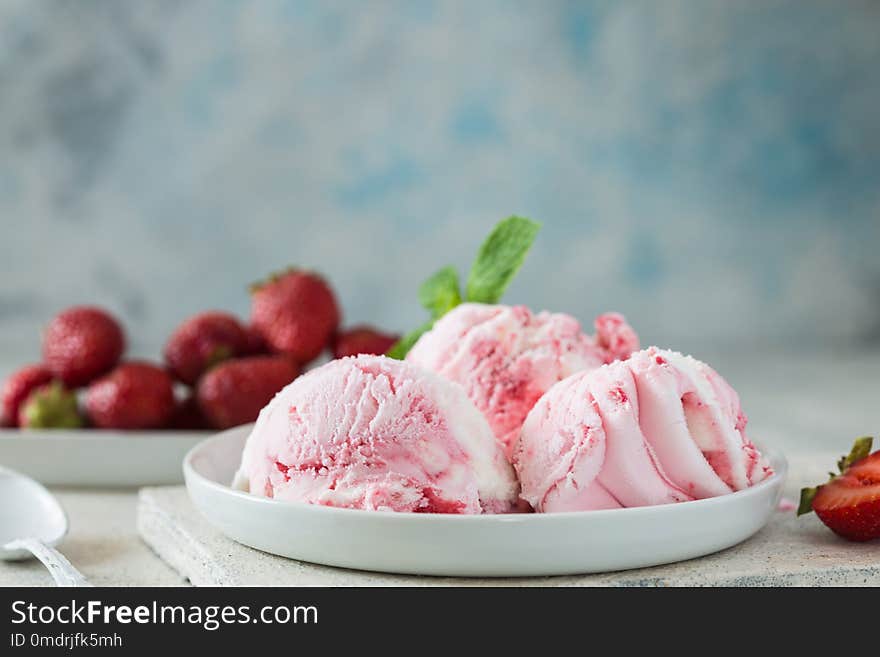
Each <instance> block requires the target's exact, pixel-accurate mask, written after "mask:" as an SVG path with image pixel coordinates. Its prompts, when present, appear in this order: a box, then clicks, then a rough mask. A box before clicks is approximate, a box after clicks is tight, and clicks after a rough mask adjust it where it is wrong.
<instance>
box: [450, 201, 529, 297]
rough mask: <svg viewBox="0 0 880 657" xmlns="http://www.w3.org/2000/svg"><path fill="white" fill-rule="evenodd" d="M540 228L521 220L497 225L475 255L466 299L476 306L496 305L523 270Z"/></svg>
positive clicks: (505, 220) (506, 220)
mask: <svg viewBox="0 0 880 657" xmlns="http://www.w3.org/2000/svg"><path fill="white" fill-rule="evenodd" d="M540 227H541V224H539V223H537V222H534V221H532V220H530V219H524V218H523V217H508V218H507V219H504V220H503V221H500V222H499V223H498V224H497V225H496V226H495V228H494V229H493V230H492V232H491V233H490V234H489V237H487V238H486V240H485V241H484V242H483V244H482V246H481V247H480V251H479V253H477V259H476V260H475V261H474V264H473V266H472V267H471V271H470V275H469V276H468V282H467V292H466V295H465V296H466V298H467V300H468V301H476V302H479V303H498V302H499V301H500V300H501V297H502V295H503V294H504V290H505V289H507V286H508V284H509V283H510V281H511V280H512V279H513V277H514V275H515V274H516V272H517V271H519V268H520V267H521V266H522V263H523V260H525V257H526V254H527V253H528V252H529V249H530V248H531V246H532V242H534V240H535V235H537V234H538V229H539V228H540Z"/></svg>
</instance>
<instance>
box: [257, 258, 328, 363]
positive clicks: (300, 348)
mask: <svg viewBox="0 0 880 657" xmlns="http://www.w3.org/2000/svg"><path fill="white" fill-rule="evenodd" d="M339 319H340V313H339V305H338V304H337V302H336V296H335V295H334V294H333V290H331V289H330V286H329V285H328V284H327V282H326V281H325V280H324V279H323V278H321V277H320V276H319V275H317V274H315V273H314V272H310V271H304V270H301V269H288V270H286V271H283V272H281V273H278V274H273V275H272V276H270V277H269V279H268V280H266V281H264V282H262V283H257V284H255V285H252V286H251V324H252V325H253V327H254V328H255V329H256V330H257V331H258V332H259V333H260V335H261V336H263V339H264V340H265V341H266V345H267V346H268V347H269V349H270V350H271V351H274V352H275V353H278V354H284V355H286V356H289V357H290V358H292V359H293V360H295V361H296V362H297V363H299V364H300V365H305V364H306V363H309V362H310V361H312V360H314V359H315V358H316V357H317V356H318V354H320V353H321V351H323V350H324V347H326V346H327V345H328V344H329V343H330V341H331V340H332V338H333V334H334V333H335V332H336V328H337V327H338V326H339Z"/></svg>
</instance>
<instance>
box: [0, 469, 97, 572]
mask: <svg viewBox="0 0 880 657" xmlns="http://www.w3.org/2000/svg"><path fill="white" fill-rule="evenodd" d="M66 534H67V515H66V514H65V513H64V509H62V508H61V505H60V504H59V503H58V500H56V499H55V497H54V496H53V495H52V494H51V493H50V492H49V491H47V490H46V489H45V488H44V487H43V486H41V485H40V484H38V483H37V482H36V481H34V480H33V479H31V478H30V477H25V476H24V475H22V474H19V473H18V472H15V471H13V470H9V469H6V468H0V560H3V561H18V560H21V559H27V558H28V557H31V556H34V557H36V558H37V559H39V560H40V561H41V562H43V565H45V566H46V568H48V569H49V573H50V574H51V575H52V579H54V580H55V583H56V584H57V585H58V586H91V584H89V583H88V582H87V581H86V578H85V577H83V576H82V573H80V572H79V571H78V570H77V569H76V568H74V567H73V566H72V565H71V564H70V562H69V561H68V560H67V559H66V558H65V557H64V555H62V554H61V553H60V552H59V551H58V550H56V549H54V547H55V546H56V545H58V544H59V543H60V542H61V539H63V538H64V536H65V535H66Z"/></svg>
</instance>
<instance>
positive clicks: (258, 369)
mask: <svg viewBox="0 0 880 657" xmlns="http://www.w3.org/2000/svg"><path fill="white" fill-rule="evenodd" d="M298 375H299V367H297V365H296V364H294V363H293V362H292V361H291V360H289V359H288V358H285V357H283V356H250V357H248V358H238V359H236V360H230V361H226V362H225V363H221V364H220V365H218V366H217V367H215V368H213V369H212V370H210V371H209V372H208V373H207V374H205V376H203V377H202V378H201V379H200V380H199V385H198V388H197V389H196V396H197V398H198V402H199V408H201V409H202V413H204V414H205V417H207V418H208V421H209V422H210V423H211V425H212V426H213V427H214V428H216V429H227V428H229V427H234V426H238V425H239V424H246V423H248V422H253V421H254V420H256V419H257V415H259V414H260V410H262V408H263V407H264V406H265V405H266V404H268V403H269V402H270V401H271V400H272V397H274V396H275V393H277V392H278V391H279V390H281V389H282V388H283V387H284V386H286V385H287V384H288V383H290V382H291V381H293V380H294V379H295V378H296V377H297V376H298Z"/></svg>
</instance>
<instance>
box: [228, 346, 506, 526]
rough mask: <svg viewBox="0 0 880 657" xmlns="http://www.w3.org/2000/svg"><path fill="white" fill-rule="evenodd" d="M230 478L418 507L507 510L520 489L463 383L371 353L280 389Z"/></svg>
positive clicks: (259, 487)
mask: <svg viewBox="0 0 880 657" xmlns="http://www.w3.org/2000/svg"><path fill="white" fill-rule="evenodd" d="M233 485H234V486H235V487H237V488H240V489H243V490H249V491H250V492H251V493H253V494H255V495H261V496H264V497H273V498H275V499H279V500H289V501H295V502H308V503H312V504H322V505H327V506H336V507H346V508H352V509H370V510H383V511H405V512H415V513H503V512H507V511H511V510H513V508H514V507H515V505H516V503H517V494H518V490H519V485H518V483H517V480H516V476H515V474H514V472H513V468H512V467H511V466H510V464H509V463H508V461H507V459H506V457H505V455H504V453H503V451H502V450H501V448H500V447H499V446H498V444H497V443H496V442H495V439H494V436H493V435H492V430H491V429H490V428H489V425H488V424H487V423H486V420H485V418H483V416H482V415H481V414H480V412H479V411H478V410H477V409H476V407H474V405H473V403H471V401H470V400H469V399H468V398H467V396H466V395H465V393H464V391H463V390H462V389H461V388H460V387H459V386H457V385H455V384H454V383H451V382H449V381H446V380H445V379H443V378H441V377H439V376H437V375H436V374H434V373H432V372H429V371H426V370H423V369H422V368H420V367H417V366H416V365H413V364H411V363H406V362H401V361H397V360H392V359H389V358H385V357H384V356H365V355H362V356H356V357H350V358H343V359H340V360H334V361H332V362H330V363H327V364H326V365H324V366H322V367H319V368H317V369H315V370H312V371H311V372H309V373H308V374H306V375H304V376H301V377H300V378H298V379H296V380H295V381H294V382H293V383H291V384H289V385H288V386H287V387H286V388H284V389H283V390H281V392H279V393H278V394H277V395H276V396H275V398H274V399H273V400H272V401H271V402H270V403H269V405H268V406H266V407H265V408H264V409H263V410H262V411H261V412H260V416H259V418H258V419H257V423H256V425H254V428H253V431H252V432H251V434H250V436H249V437H248V440H247V444H246V445H245V448H244V453H243V455H242V462H241V467H240V468H239V472H238V474H237V475H236V480H235V482H234V484H233Z"/></svg>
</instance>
